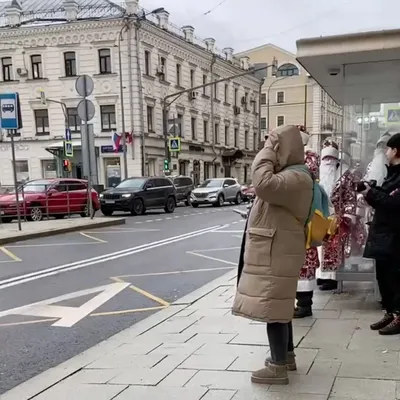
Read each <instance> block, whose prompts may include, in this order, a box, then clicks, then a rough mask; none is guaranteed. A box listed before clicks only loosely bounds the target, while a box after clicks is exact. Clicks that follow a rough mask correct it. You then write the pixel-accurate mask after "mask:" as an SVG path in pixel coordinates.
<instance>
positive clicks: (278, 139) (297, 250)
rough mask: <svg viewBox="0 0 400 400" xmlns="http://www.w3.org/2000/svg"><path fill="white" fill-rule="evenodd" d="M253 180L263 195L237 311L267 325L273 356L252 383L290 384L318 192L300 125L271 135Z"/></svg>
mask: <svg viewBox="0 0 400 400" xmlns="http://www.w3.org/2000/svg"><path fill="white" fill-rule="evenodd" d="M296 166H299V168H296ZM288 167H290V168H288ZM252 182H253V185H254V189H255V193H256V196H257V197H256V199H255V201H254V204H253V207H252V209H251V212H250V215H249V218H248V223H247V229H246V234H245V244H244V247H243V249H244V254H242V257H241V258H242V259H243V264H244V265H243V269H242V272H241V275H240V278H239V280H238V288H237V293H236V297H235V301H234V304H233V309H232V312H233V314H234V315H238V316H242V317H245V318H249V319H251V320H255V321H262V322H266V323H267V335H268V341H269V346H270V350H271V357H270V358H269V359H267V360H266V363H265V367H264V368H262V369H260V370H259V371H256V372H254V373H253V374H252V381H253V382H255V383H265V384H288V383H289V379H288V374H287V369H288V367H290V369H296V364H295V358H294V352H293V350H294V349H293V329H292V322H291V321H292V318H293V312H294V303H295V298H296V288H297V280H298V277H299V273H300V269H301V267H302V266H303V264H304V259H305V253H306V249H305V231H304V227H305V224H306V222H307V219H308V216H309V212H310V208H311V201H312V195H313V181H312V178H311V175H310V174H309V173H307V171H305V170H304V146H303V142H302V139H301V135H300V132H299V129H298V128H297V127H295V126H282V127H279V128H277V129H275V130H274V131H273V132H272V133H271V134H270V136H269V137H268V140H267V141H266V143H265V146H264V148H263V149H262V150H261V151H260V152H259V153H258V154H257V156H256V158H255V160H254V163H253V166H252Z"/></svg>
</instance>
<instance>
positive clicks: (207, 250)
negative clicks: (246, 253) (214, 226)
mask: <svg viewBox="0 0 400 400" xmlns="http://www.w3.org/2000/svg"><path fill="white" fill-rule="evenodd" d="M238 249H240V247H238V246H236V247H219V248H217V249H204V250H191V252H192V253H208V252H211V251H226V250H238Z"/></svg>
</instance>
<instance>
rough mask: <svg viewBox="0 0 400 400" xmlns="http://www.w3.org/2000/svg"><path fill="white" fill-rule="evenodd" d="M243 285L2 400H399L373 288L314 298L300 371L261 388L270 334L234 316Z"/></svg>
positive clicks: (297, 324)
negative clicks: (254, 375) (253, 377)
mask: <svg viewBox="0 0 400 400" xmlns="http://www.w3.org/2000/svg"><path fill="white" fill-rule="evenodd" d="M235 284H236V278H235V274H234V272H232V273H228V274H227V275H225V276H224V277H222V278H219V279H218V280H216V281H214V282H212V283H211V284H209V285H206V286H205V287H203V288H201V289H199V290H198V291H196V292H194V293H192V294H190V295H188V296H186V297H184V298H182V299H181V300H179V301H178V302H177V303H175V304H174V305H172V306H171V307H169V308H167V309H165V310H162V311H161V312H159V313H157V314H155V315H153V316H151V317H150V318H148V319H146V320H144V321H142V322H139V323H138V324H136V325H135V326H133V327H132V328H129V329H127V330H125V331H123V332H121V333H120V334H118V335H116V336H114V337H113V338H111V339H109V340H107V341H105V342H103V343H101V344H100V345H98V346H96V347H94V348H93V349H90V350H88V351H87V352H85V353H83V354H81V355H80V356H78V357H75V358H73V359H71V360H70V361H67V362H66V363H64V364H62V365H60V366H59V367H56V368H53V369H51V370H49V371H47V372H45V373H44V374H42V375H39V376H38V377H36V378H34V379H32V380H31V381H28V382H27V383H25V384H23V385H21V386H19V387H17V388H16V389H14V390H12V391H10V392H8V393H7V394H5V395H3V396H2V397H1V399H3V400H25V399H31V398H34V399H35V400H54V399H57V400H65V399H68V400H70V399H74V400H88V399H90V400H91V399H96V400H111V399H115V400H136V399H137V400H155V399H160V400H327V399H332V400H345V399H346V400H350V399H351V400H381V399H385V400H395V399H400V364H399V348H400V338H399V337H380V336H379V335H378V334H377V333H375V332H372V331H370V330H369V328H368V326H369V324H370V323H372V322H374V321H376V320H377V318H379V317H380V316H381V311H379V309H378V307H377V304H376V301H375V300H374V296H373V293H372V288H371V289H369V286H367V285H360V284H358V285H355V284H348V285H345V289H346V290H348V291H349V292H347V293H343V294H340V295H338V294H332V293H316V298H315V305H314V308H315V311H314V317H313V318H307V319H303V320H295V321H294V336H295V345H296V347H297V348H296V354H297V362H298V371H296V372H294V373H290V384H289V385H288V386H262V385H256V384H252V383H251V382H250V373H251V371H253V370H255V369H258V368H260V367H262V365H263V363H264V359H265V357H266V355H267V354H268V351H269V348H268V343H267V338H266V332H265V326H264V325H263V324H261V323H257V322H252V321H248V320H245V319H243V318H238V317H233V316H232V315H231V313H230V308H231V304H232V299H233V296H234V293H235Z"/></svg>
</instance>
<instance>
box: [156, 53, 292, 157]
mask: <svg viewBox="0 0 400 400" xmlns="http://www.w3.org/2000/svg"><path fill="white" fill-rule="evenodd" d="M268 68H272V69H273V70H274V69H276V61H275V60H274V63H273V64H270V65H266V66H265V67H260V68H254V69H249V70H248V71H246V72H241V73H239V74H235V75H231V76H229V77H227V78H222V79H218V80H217V81H214V82H208V83H204V84H203V85H199V86H195V87H192V88H189V89H185V90H181V91H179V92H175V93H172V94H169V95H167V96H165V97H164V98H163V99H162V100H161V101H162V114H163V130H164V141H165V158H166V159H167V160H170V159H171V156H170V152H169V149H168V108H169V106H170V105H171V104H172V103H173V102H174V101H176V100H178V98H179V97H180V96H182V95H183V94H185V93H189V92H192V91H196V90H198V89H203V88H205V87H208V86H211V85H215V84H219V83H222V82H226V81H230V80H232V79H236V78H240V77H241V76H246V75H254V73H255V72H258V71H263V70H265V69H268ZM285 78H286V77H285ZM173 97H175V98H174V99H173V100H172V101H170V102H168V101H167V100H168V99H171V98H173Z"/></svg>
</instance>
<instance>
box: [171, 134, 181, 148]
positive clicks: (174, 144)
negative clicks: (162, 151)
mask: <svg viewBox="0 0 400 400" xmlns="http://www.w3.org/2000/svg"><path fill="white" fill-rule="evenodd" d="M168 147H169V151H181V138H180V137H172V138H169V146H168Z"/></svg>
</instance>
